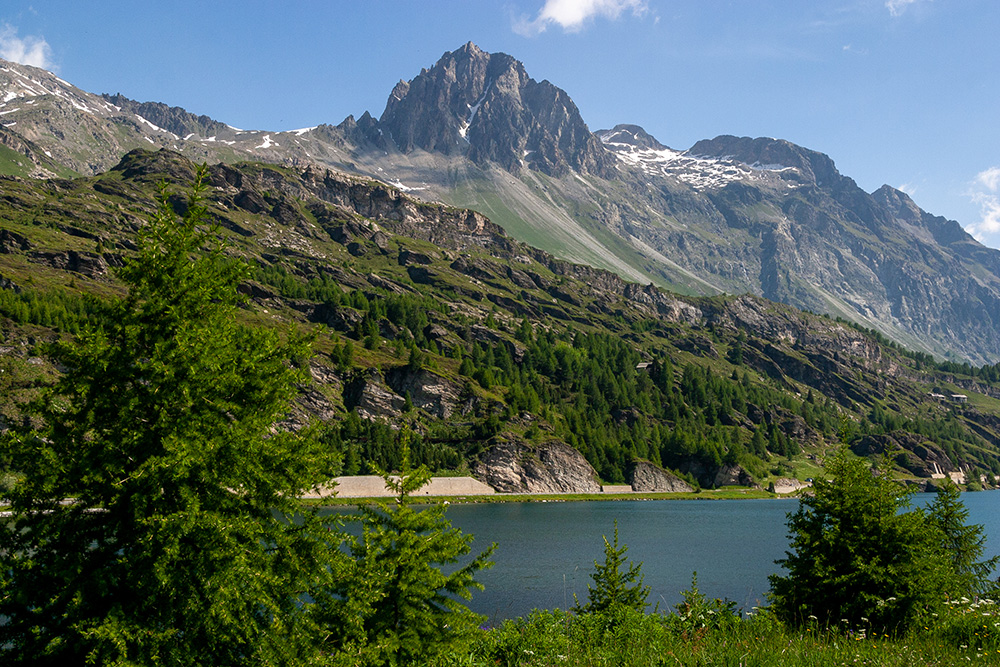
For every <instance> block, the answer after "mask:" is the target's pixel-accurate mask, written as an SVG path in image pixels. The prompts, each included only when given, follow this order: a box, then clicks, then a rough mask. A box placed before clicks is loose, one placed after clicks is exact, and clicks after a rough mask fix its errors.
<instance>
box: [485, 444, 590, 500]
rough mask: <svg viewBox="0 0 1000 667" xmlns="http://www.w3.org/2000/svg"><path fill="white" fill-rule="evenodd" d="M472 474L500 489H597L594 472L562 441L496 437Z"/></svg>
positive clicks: (500, 490) (578, 454)
mask: <svg viewBox="0 0 1000 667" xmlns="http://www.w3.org/2000/svg"><path fill="white" fill-rule="evenodd" d="M473 474H474V475H475V476H476V478H477V479H481V480H483V481H484V482H486V483H487V484H489V485H490V486H492V487H493V488H494V489H496V490H497V491H499V492H501V493H600V492H601V485H600V484H599V483H598V481H597V473H596V471H595V470H594V468H593V466H591V465H590V464H589V463H588V462H587V460H586V459H585V458H584V457H583V455H582V454H581V453H580V452H578V451H577V450H575V449H573V448H572V447H570V446H569V445H567V444H566V443H564V442H559V441H555V440H553V441H549V442H546V443H543V444H534V443H525V442H522V441H519V440H507V439H499V438H498V439H496V440H495V441H494V442H493V444H492V446H491V447H490V449H489V450H488V451H487V452H486V453H485V454H483V455H482V456H481V457H480V458H479V461H477V462H476V464H475V465H474V466H473Z"/></svg>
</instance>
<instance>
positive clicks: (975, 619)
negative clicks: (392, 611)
mask: <svg viewBox="0 0 1000 667" xmlns="http://www.w3.org/2000/svg"><path fill="white" fill-rule="evenodd" d="M994 607H995V605H992V604H984V603H979V604H976V603H973V602H967V603H959V604H956V605H955V606H954V607H952V613H950V614H946V615H943V617H939V618H937V619H935V621H934V624H933V625H930V624H929V625H928V626H927V627H926V628H924V629H922V630H920V632H919V633H912V634H909V635H906V636H900V637H888V636H885V635H879V636H870V635H869V632H868V631H867V630H866V629H865V628H863V627H860V628H847V627H839V628H838V627H832V628H826V629H824V628H821V627H820V626H817V625H814V626H812V627H805V628H802V629H795V630H793V629H789V628H787V627H785V626H783V625H781V624H780V623H778V622H777V621H775V620H774V619H773V618H772V617H771V616H770V615H768V614H767V613H766V612H762V613H758V614H756V615H752V616H750V617H748V618H744V619H741V618H739V617H737V616H735V615H733V614H731V613H730V614H726V613H725V611H724V610H722V609H720V608H719V606H718V605H716V606H714V607H713V606H712V603H708V606H706V607H702V608H700V609H697V608H695V609H687V610H683V611H680V610H679V611H678V612H677V613H671V614H659V613H654V614H643V613H639V612H635V611H633V610H629V609H619V610H617V611H615V612H606V613H602V614H583V615H579V616H576V615H572V614H568V613H566V612H562V611H559V610H555V611H536V612H533V613H532V614H531V615H530V616H529V617H527V618H521V619H514V620H511V621H507V622H506V623H504V624H503V625H501V626H499V627H496V628H482V629H481V630H480V632H479V634H478V636H477V637H476V638H475V640H474V641H473V643H472V646H471V650H470V651H469V652H468V653H465V654H462V655H454V656H451V657H450V658H449V660H447V661H445V662H443V663H442V664H448V665H505V666H511V667H513V666H515V665H517V666H523V667H533V666H539V667H541V666H548V665H616V666H619V665H620V666H632V665H634V666H646V665H649V666H653V665H691V666H694V665H732V666H734V667H735V666H737V665H739V666H747V667H749V666H760V667H765V666H768V667H770V666H780V667H786V666H789V667H798V666H803V667H804V666H809V667H821V666H822V667H827V666H830V665H884V666H887V667H913V666H915V665H928V666H929V665H959V664H963V665H964V664H986V665H997V664H1000V641H998V637H997V634H996V631H997V630H998V629H1000V628H998V627H996V626H994V623H995V622H996V621H997V620H998V617H996V616H995V609H994Z"/></svg>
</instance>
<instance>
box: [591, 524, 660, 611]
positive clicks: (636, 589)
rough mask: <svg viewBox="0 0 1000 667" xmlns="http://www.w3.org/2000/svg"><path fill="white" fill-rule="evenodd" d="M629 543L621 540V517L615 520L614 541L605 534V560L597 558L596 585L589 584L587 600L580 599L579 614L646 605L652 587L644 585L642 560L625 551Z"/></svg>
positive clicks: (639, 608)
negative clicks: (583, 602) (639, 561)
mask: <svg viewBox="0 0 1000 667" xmlns="http://www.w3.org/2000/svg"><path fill="white" fill-rule="evenodd" d="M627 552H628V545H626V544H619V543H618V521H617V520H615V533H614V541H613V542H609V541H608V538H607V537H605V538H604V562H603V563H598V562H597V561H594V573H593V574H591V575H590V578H591V579H593V580H594V585H593V586H588V587H587V604H585V605H581V604H579V602H577V604H576V606H575V607H574V608H573V611H575V612H576V613H578V614H593V613H601V612H604V611H608V610H610V609H613V608H615V607H626V608H630V609H635V610H636V611H644V610H645V609H646V598H647V597H649V587H648V586H643V584H642V581H643V576H642V563H634V562H632V561H630V560H629V558H628V557H627V556H626V555H625V554H626V553H627Z"/></svg>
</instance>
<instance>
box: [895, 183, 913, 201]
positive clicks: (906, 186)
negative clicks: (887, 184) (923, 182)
mask: <svg viewBox="0 0 1000 667" xmlns="http://www.w3.org/2000/svg"><path fill="white" fill-rule="evenodd" d="M896 189H897V190H899V191H900V192H903V193H906V195H907V196H909V197H911V198H912V197H913V196H914V195H915V194H917V186H916V185H914V184H913V183H903V184H902V185H897V186H896Z"/></svg>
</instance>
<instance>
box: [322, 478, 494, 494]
mask: <svg viewBox="0 0 1000 667" xmlns="http://www.w3.org/2000/svg"><path fill="white" fill-rule="evenodd" d="M393 479H398V478H397V477H393ZM333 481H334V482H335V483H336V486H326V487H323V488H321V489H319V492H318V493H315V492H314V493H310V494H307V495H306V498H325V497H328V496H333V495H336V497H337V498H390V497H392V496H394V495H396V494H395V492H393V491H392V490H391V489H389V488H387V487H386V485H385V481H384V480H383V479H382V478H381V477H378V476H377V475H355V476H350V477H336V478H334V480H333ZM494 493H496V491H494V490H493V487H491V486H488V485H486V484H483V483H482V482H480V481H479V480H478V479H475V478H473V477H431V481H430V482H429V483H428V484H426V485H425V486H424V487H422V488H421V489H420V490H418V491H417V492H416V493H414V494H413V495H414V496H487V495H492V494H494Z"/></svg>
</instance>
